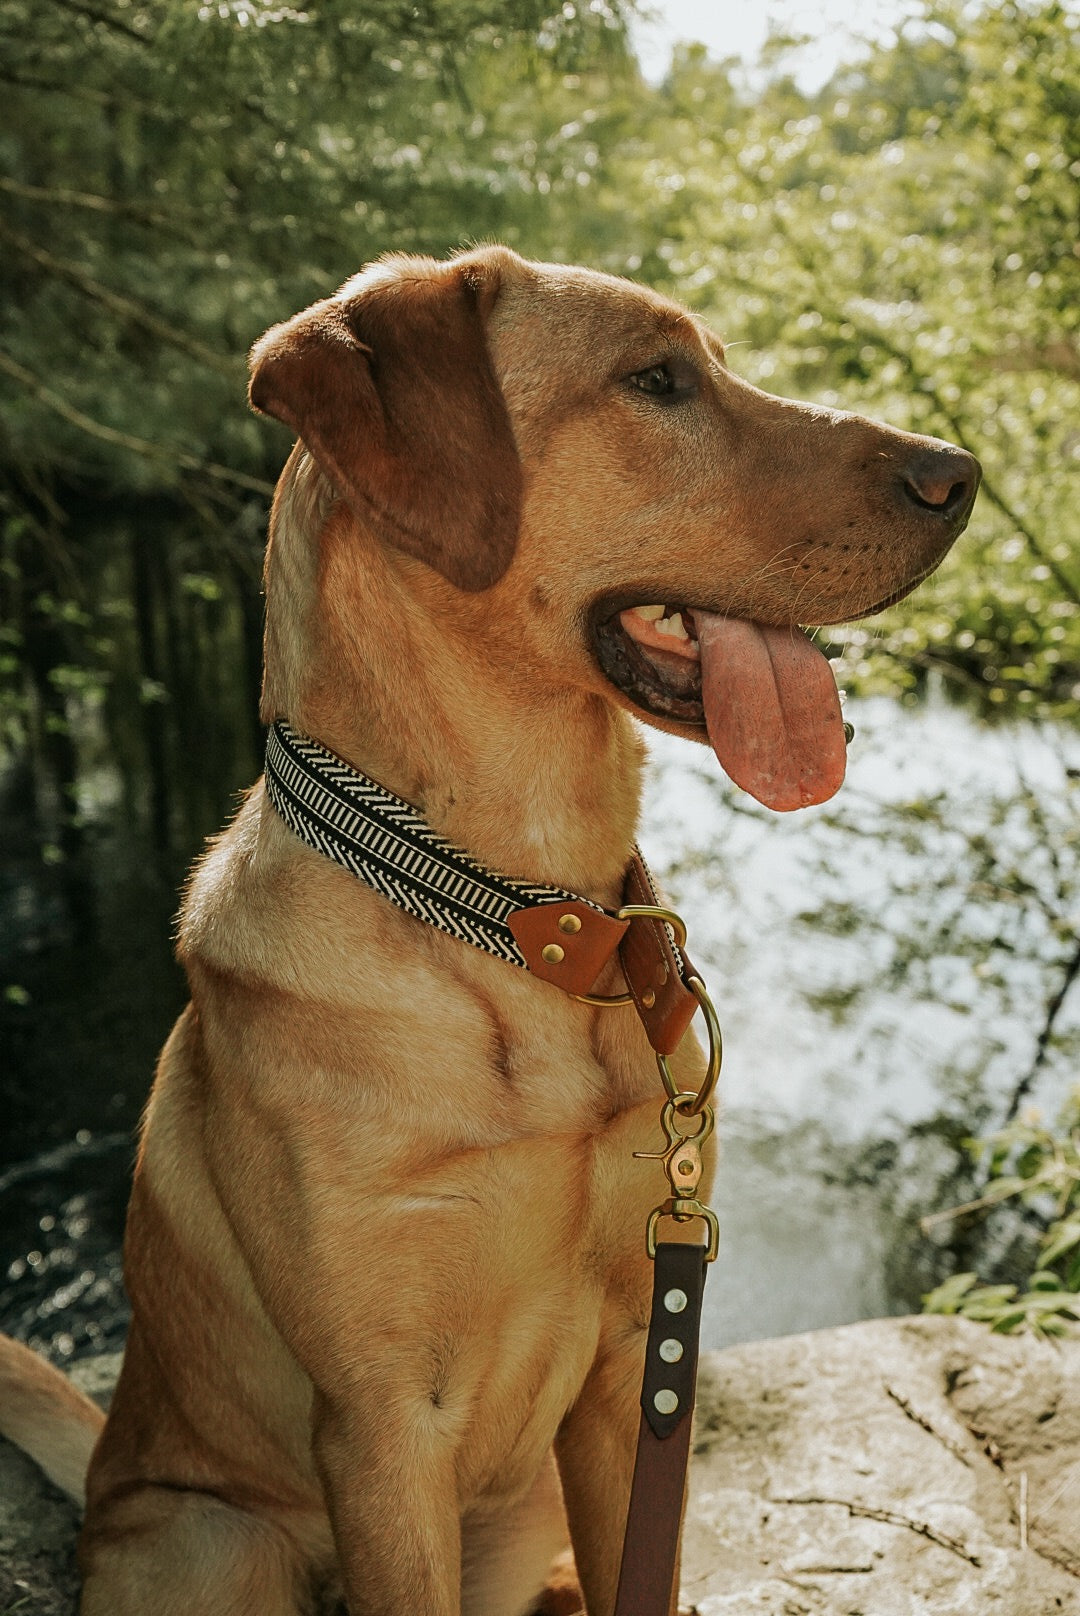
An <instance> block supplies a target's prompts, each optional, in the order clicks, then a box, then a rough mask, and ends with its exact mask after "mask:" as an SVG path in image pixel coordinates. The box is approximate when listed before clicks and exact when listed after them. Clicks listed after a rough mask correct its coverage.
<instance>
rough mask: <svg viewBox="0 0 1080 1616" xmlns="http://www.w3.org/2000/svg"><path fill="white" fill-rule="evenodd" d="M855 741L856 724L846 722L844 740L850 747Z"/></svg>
mask: <svg viewBox="0 0 1080 1616" xmlns="http://www.w3.org/2000/svg"><path fill="white" fill-rule="evenodd" d="M854 739H855V725H854V724H848V723H846V722H845V724H844V740H845V741H846V742H847V744H848V745H849V746H850V745H851V743H852V741H853V740H854Z"/></svg>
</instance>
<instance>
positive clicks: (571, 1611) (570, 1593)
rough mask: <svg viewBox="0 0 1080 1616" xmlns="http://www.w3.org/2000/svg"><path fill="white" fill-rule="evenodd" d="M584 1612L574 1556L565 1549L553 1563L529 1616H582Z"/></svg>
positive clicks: (583, 1597) (583, 1602) (583, 1599)
mask: <svg viewBox="0 0 1080 1616" xmlns="http://www.w3.org/2000/svg"><path fill="white" fill-rule="evenodd" d="M584 1610H585V1595H584V1594H583V1593H582V1591H581V1584H580V1583H579V1582H578V1577H577V1567H576V1566H575V1565H574V1556H573V1554H572V1552H571V1551H570V1550H569V1549H567V1550H566V1552H565V1554H560V1555H559V1558H558V1559H557V1560H555V1561H553V1563H552V1566H551V1570H550V1571H549V1572H548V1575H547V1582H546V1583H545V1584H544V1591H543V1593H542V1594H541V1595H540V1597H539V1599H538V1600H537V1601H536V1604H535V1605H534V1606H533V1607H532V1610H531V1611H530V1612H529V1616H582V1613H583V1612H584Z"/></svg>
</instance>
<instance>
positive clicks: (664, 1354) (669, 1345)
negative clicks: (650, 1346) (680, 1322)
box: [656, 1335, 683, 1363]
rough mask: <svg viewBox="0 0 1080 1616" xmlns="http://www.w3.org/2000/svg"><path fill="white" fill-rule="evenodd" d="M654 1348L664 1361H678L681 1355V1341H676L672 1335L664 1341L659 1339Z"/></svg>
mask: <svg viewBox="0 0 1080 1616" xmlns="http://www.w3.org/2000/svg"><path fill="white" fill-rule="evenodd" d="M656 1350H657V1352H659V1354H660V1356H661V1358H663V1360H664V1362H665V1363H678V1361H679V1359H680V1358H681V1357H682V1355H683V1344H682V1342H681V1341H676V1339H675V1337H674V1336H673V1335H670V1336H668V1338H667V1340H666V1341H661V1343H660V1345H659V1347H657V1349H656Z"/></svg>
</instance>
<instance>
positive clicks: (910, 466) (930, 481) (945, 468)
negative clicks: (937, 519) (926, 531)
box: [902, 443, 982, 516]
mask: <svg viewBox="0 0 1080 1616" xmlns="http://www.w3.org/2000/svg"><path fill="white" fill-rule="evenodd" d="M981 475H982V467H981V466H980V465H979V462H978V461H977V460H976V459H975V456H974V455H969V454H968V453H967V451H966V450H965V449H954V448H953V447H952V445H951V444H945V443H943V444H942V445H941V448H940V449H920V450H919V452H918V454H916V455H914V456H913V457H912V459H911V460H909V461H908V463H907V465H906V466H905V467H904V470H903V473H902V477H903V483H904V493H905V494H906V495H907V497H908V499H910V500H911V502H912V504H913V505H918V506H920V507H921V509H923V510H925V511H933V512H934V514H935V515H937V516H956V515H958V514H959V512H960V511H967V510H970V508H971V502H972V500H973V499H974V498H975V490H976V489H977V488H978V486H979V478H980V477H981Z"/></svg>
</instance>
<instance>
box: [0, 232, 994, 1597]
mask: <svg viewBox="0 0 1080 1616" xmlns="http://www.w3.org/2000/svg"><path fill="white" fill-rule="evenodd" d="M251 397H252V400H253V402H254V404H255V406H256V408H258V409H260V410H263V411H265V412H268V413H269V414H271V415H274V416H277V417H278V418H279V419H280V420H282V421H284V422H286V423H287V424H288V425H289V426H290V427H291V428H292V429H293V431H294V432H295V433H296V434H297V435H298V439H299V441H298V442H297V444H296V447H295V448H294V450H293V453H292V455H291V456H290V458H289V461H288V464H287V465H286V467H285V470H284V472H283V474H282V477H281V481H280V484H279V486H278V490H277V496H276V499H275V502H274V511H273V518H272V523H271V536H270V545H269V551H268V555H267V564H266V594H267V624H266V677H265V685H264V690H263V715H264V717H265V719H266V720H267V721H271V720H275V719H284V720H287V721H288V724H289V725H290V726H291V729H292V731H293V732H295V733H298V734H300V735H302V736H306V737H312V738H314V739H315V740H317V741H318V742H319V743H321V746H322V747H323V748H325V749H327V751H328V752H329V753H331V754H333V755H335V756H336V758H337V759H340V760H343V762H344V763H345V764H347V765H349V766H351V767H352V768H353V769H356V770H360V771H362V772H363V773H364V774H365V775H366V776H369V777H370V778H372V779H374V780H375V781H377V782H379V783H380V784H381V785H382V786H384V787H386V788H388V789H389V790H390V791H392V792H394V793H396V794H397V795H398V796H399V797H401V798H403V799H405V800H406V801H407V802H408V803H409V804H411V805H413V806H414V807H415V808H416V809H418V810H419V811H420V813H421V814H422V815H423V817H424V819H425V820H426V821H427V823H428V825H430V826H431V827H432V828H433V829H434V830H435V831H436V832H438V833H440V834H441V835H442V836H443V837H445V838H447V839H448V840H449V841H450V842H452V843H454V844H456V845H457V846H458V847H459V848H462V849H465V850H467V851H468V853H469V854H470V855H471V856H472V857H473V858H475V859H476V860H478V861H480V862H481V863H482V864H484V865H485V866H488V867H490V868H492V869H494V870H496V871H501V872H505V873H506V874H507V875H508V876H512V877H514V878H516V879H518V880H521V881H524V882H532V883H546V884H550V885H553V886H556V887H559V888H563V889H567V890H568V891H569V892H571V893H575V894H580V895H581V896H582V897H583V898H584V899H586V900H590V901H591V902H592V903H595V904H599V905H603V906H604V907H605V908H607V909H608V910H612V909H617V908H618V907H619V903H620V895H621V893H622V891H623V885H624V878H625V874H626V870H627V866H628V861H629V860H630V857H631V851H632V847H633V843H634V832H635V825H636V823H637V818H638V808H639V799H640V791H641V771H642V758H643V745H642V739H641V736H640V733H639V730H638V727H637V725H636V724H635V722H634V720H635V719H644V720H645V721H646V722H648V723H650V724H654V725H656V726H657V727H658V728H660V729H664V730H668V731H671V732H673V733H675V734H678V735H682V736H684V737H686V738H687V739H689V740H695V741H707V742H708V743H709V744H710V745H711V746H712V747H713V749H714V751H715V752H716V754H717V757H718V758H719V761H720V763H721V765H722V766H723V767H724V769H725V770H726V771H727V772H728V773H729V774H730V775H731V777H732V778H733V779H734V780H735V781H736V782H738V783H739V784H740V785H741V786H743V787H744V788H745V789H746V790H748V791H750V792H752V793H753V794H754V795H755V796H756V797H758V798H759V800H761V801H762V802H765V803H767V804H769V805H770V806H771V807H773V808H776V809H781V810H784V809H791V808H796V807H799V806H801V805H803V804H806V803H811V802H818V801H822V800H824V799H825V798H827V797H828V796H830V795H831V794H832V793H833V792H834V791H835V790H836V789H837V787H838V786H839V784H840V782H841V779H842V777H843V770H844V739H843V726H842V721H841V718H840V713H839V707H838V704H837V698H836V692H835V686H834V683H833V681H832V678H831V675H830V672H829V668H828V665H827V663H826V662H825V661H824V659H823V658H822V657H821V655H820V653H819V652H818V651H817V650H816V649H815V648H814V646H813V645H812V643H811V642H810V640H809V639H808V638H807V637H806V636H805V635H804V634H803V633H802V632H801V630H800V628H799V626H798V625H799V624H807V623H811V624H820V623H828V622H834V621H837V620H840V619H844V618H852V617H859V616H861V615H863V614H865V613H868V612H873V611H875V610H877V609H878V608H879V607H881V606H883V605H884V604H886V603H888V602H892V601H895V600H897V599H898V598H899V597H900V596H902V595H903V594H904V593H905V592H906V591H907V590H909V589H911V588H912V587H913V586H914V584H916V583H917V582H918V581H919V580H920V579H922V578H924V577H925V576H926V575H927V574H928V573H929V572H930V571H931V570H932V569H933V568H934V567H935V566H936V565H937V564H938V562H939V561H940V560H941V558H942V556H943V555H944V553H945V551H946V550H947V549H948V547H949V545H950V544H951V543H952V541H953V540H954V539H955V538H956V536H957V534H958V533H960V531H961V530H962V528H963V527H964V525H965V523H966V521H967V519H968V516H969V514H970V511H971V506H972V502H973V500H974V497H975V491H976V486H977V483H978V477H979V470H978V465H977V463H976V462H975V461H974V460H973V459H972V458H971V457H970V456H969V455H967V454H965V453H963V452H962V451H960V450H958V449H955V448H952V447H950V446H949V445H947V444H944V443H941V442H938V441H937V440H934V439H928V438H920V437H914V436H911V435H909V434H907V433H904V432H898V431H893V430H890V429H889V428H887V427H884V426H880V425H877V424H875V423H873V422H871V421H868V420H866V419H863V418H862V417H860V416H856V415H848V414H842V413H840V412H838V411H835V410H828V409H819V408H815V407H812V406H810V405H807V404H799V403H791V402H788V401H786V400H782V399H778V398H773V397H769V396H767V395H765V394H763V393H761V392H759V391H758V390H757V389H756V388H754V387H752V386H749V385H748V384H747V383H746V382H744V381H741V380H740V379H739V378H738V377H736V376H734V375H733V374H732V373H731V372H730V371H729V370H728V369H727V367H726V365H725V362H724V351H723V348H722V346H721V344H720V342H719V341H718V340H717V339H716V337H714V336H713V335H712V334H711V332H709V331H708V330H707V329H706V328H705V327H704V326H703V325H702V324H701V322H700V321H699V320H698V319H696V318H695V317H694V316H693V315H691V314H689V313H687V312H686V311H685V310H684V309H682V308H680V307H678V306H677V305H676V304H674V303H671V302H669V301H668V300H667V299H666V298H664V297H661V296H659V295H657V294H656V293H654V292H652V291H650V290H647V289H645V288H643V287H640V286H636V285H632V284H630V283H629V282H627V281H624V280H618V279H615V278H613V277H610V276H607V275H601V274H595V273H592V272H590V271H588V270H585V269H576V268H567V267H563V266H556V265H550V264H538V263H529V262H526V261H524V260H522V259H521V258H519V257H517V256H516V255H515V254H514V253H512V252H510V251H507V250H505V249H503V248H498V247H488V248H483V249H480V250H477V251H472V252H468V253H465V254H463V255H461V256H459V257H456V258H453V259H451V260H449V261H448V262H434V261H432V260H428V259H422V258H411V257H394V258H390V259H387V260H385V261H383V262H380V263H378V264H376V265H374V266H373V267H370V268H368V269H366V270H364V271H363V272H362V273H361V274H359V275H357V276H356V277H355V278H354V279H352V280H350V281H348V282H347V283H346V284H345V285H344V286H343V287H342V288H341V290H340V291H339V292H337V293H336V294H335V295H334V296H332V297H329V298H327V299H326V300H324V301H323V302H320V303H317V304H316V305H315V306H314V307H313V308H310V309H308V310H307V311H305V312H304V313H302V314H300V315H298V316H297V317H296V318H295V319H293V320H291V321H289V322H287V323H286V324H284V325H280V326H276V327H275V328H274V329H273V330H272V331H270V332H268V333H267V335H266V336H265V337H264V338H263V339H262V341H261V342H259V343H258V344H257V345H256V347H255V350H254V353H253V371H252V383H251ZM180 953H181V957H182V959H183V962H184V964H185V966H186V969H187V973H188V976H189V979H190V983H191V1003H190V1006H189V1008H188V1009H187V1010H186V1011H185V1013H184V1014H183V1015H182V1016H181V1018H180V1020H179V1022H178V1024H177V1026H176V1028H175V1030H174V1032H173V1034H172V1036H171V1037H170V1039H169V1041H168V1044H167V1045H166V1048H165V1051H164V1054H163V1056H162V1059H161V1064H160V1068H159V1071H158V1074H157V1079H156V1082H155V1085H154V1090H153V1095H152V1097H151V1100H150V1104H149V1107H148V1110H147V1115H146V1124H145V1129H144V1133H143V1139H142V1147H141V1151H140V1155H139V1162H138V1169H137V1173H136V1179H135V1187H134V1193H133V1196H132V1201H131V1211H130V1217H129V1222H128V1232H127V1241H126V1273H127V1283H128V1288H129V1292H130V1297H131V1304H132V1310H133V1319H132V1325H131V1334H130V1339H129V1342H128V1347H127V1353H126V1357H125V1360H124V1366H123V1372H122V1374H121V1378H120V1383H119V1386H118V1388H117V1392H116V1397H115V1401H114V1404H113V1408H112V1412H111V1414H110V1416H109V1419H108V1422H107V1424H106V1425H105V1427H104V1430H103V1431H102V1432H101V1435H100V1437H99V1438H98V1439H97V1441H96V1446H95V1447H94V1452H93V1458H92V1460H91V1461H90V1465H89V1477H88V1482H87V1513H86V1524H85V1529H84V1531H83V1535H82V1542H81V1561H82V1568H83V1574H84V1593H83V1603H82V1610H83V1613H84V1616H151V1613H152V1616H299V1613H301V1612H304V1613H310V1612H315V1611H322V1610H333V1609H340V1608H341V1606H342V1605H343V1606H344V1608H345V1609H347V1610H348V1611H349V1612H351V1613H352V1616H459V1613H466V1616H519V1613H521V1612H524V1611H526V1610H528V1609H530V1608H532V1607H533V1604H534V1602H535V1601H536V1600H537V1599H538V1597H539V1596H540V1595H541V1591H542V1589H543V1587H544V1584H545V1578H546V1575H547V1572H548V1567H549V1565H550V1564H551V1562H552V1559H553V1556H555V1555H556V1554H557V1553H558V1552H559V1551H560V1549H561V1548H562V1547H563V1545H564V1542H565V1534H566V1526H567V1523H568V1525H569V1537H570V1539H571V1541H572V1544H573V1551H574V1555H575V1558H576V1564H577V1573H578V1576H579V1578H580V1584H581V1589H582V1590H583V1597H584V1603H585V1606H586V1608H587V1610H588V1612H589V1613H590V1616H609V1613H610V1612H611V1610H612V1607H613V1601H614V1591H615V1583H616V1577H617V1573H618V1564H619V1554H620V1546H621V1539H622V1531H623V1523H624V1518H625V1515H626V1509H627V1496H628V1491H629V1484H630V1472H631V1466H632V1459H633V1451H634V1443H635V1437H636V1431H637V1421H638V1407H637V1401H638V1393H639V1386H640V1378H641V1371H642V1355H643V1339H644V1336H643V1332H644V1327H645V1323H646V1320H647V1314H648V1291H649V1284H650V1278H649V1263H648V1260H647V1258H646V1256H645V1251H644V1243H643V1228H644V1224H645V1221H646V1217H647V1215H648V1212H649V1210H650V1208H651V1207H653V1206H654V1205H655V1204H656V1202H657V1200H658V1199H659V1198H661V1195H662V1191H663V1183H662V1175H661V1174H660V1173H659V1170H658V1168H657V1165H656V1163H655V1162H653V1163H648V1162H642V1161H635V1160H634V1152H635V1151H650V1150H655V1148H656V1141H657V1138H658V1129H657V1119H658V1110H659V1104H660V1101H661V1100H662V1094H661V1092H660V1089H659V1085H658V1078H657V1073H656V1067H655V1063H654V1059H653V1055H652V1051H651V1050H650V1047H649V1042H648V1040H647V1038H646V1035H645V1032H644V1030H643V1026H642V1023H641V1021H640V1019H639V1017H638V1016H637V1015H635V1014H634V1012H633V1009H632V1008H631V1009H628V1010H616V1011H611V1010H606V1009H599V1008H594V1007H593V1006H591V1005H589V1004H587V1003H584V1002H582V1001H581V1000H580V999H578V998H575V997H573V996H572V995H571V994H570V993H567V992H564V991H562V989H561V988H560V987H559V986H558V985H555V984H554V983H553V982H548V981H543V980H538V979H537V978H536V976H535V975H534V974H533V973H531V972H530V971H528V970H522V969H515V968H513V967H512V966H511V965H509V964H507V963H506V962H505V961H504V960H502V959H499V958H493V957H492V956H491V955H490V954H489V953H487V952H486V951H485V950H483V949H480V948H474V947H469V946H467V944H466V943H464V942H462V941H461V940H459V939H458V938H457V937H454V936H448V935H446V934H444V933H443V932H442V931H440V930H439V929H437V928H436V927H435V926H432V925H425V924H423V923H422V921H420V920H418V919H416V918H414V917H413V916H412V915H411V914H408V913H406V912H404V911H403V910H402V909H400V908H398V907H396V906H395V905H394V904H393V903H390V902H388V901H387V900H386V898H385V897H384V896H382V895H380V893H378V892H376V891H373V890H372V889H371V888H370V887H368V886H367V885H365V884H363V882H361V881H358V880H356V879H355V878H354V877H353V875H351V874H350V873H349V872H348V871H347V870H345V869H343V868H341V867H340V865H339V864H337V863H335V862H333V861H332V860H331V859H329V858H326V857H324V856H323V855H322V854H321V853H320V852H319V851H318V850H316V849H315V848H314V847H311V846H308V845H307V844H306V843H305V842H304V841H303V840H301V839H300V837H299V836H298V835H296V834H294V832H293V830H291V829H290V828H289V827H288V826H287V824H286V823H285V821H284V820H283V818H282V817H281V815H280V814H279V813H278V812H277V811H276V809H275V807H274V805H273V804H272V802H271V801H270V800H269V798H268V796H267V793H266V790H265V788H264V785H263V783H262V782H260V783H259V784H257V785H256V786H255V787H254V788H253V790H252V791H251V793H250V794H249V796H248V797H247V800H246V801H245V803H244V805H243V807H242V808H241V809H240V812H239V813H238V815H237V817H236V819H235V820H234V821H233V823H232V825H231V826H230V827H229V829H228V830H227V831H225V833H224V834H223V835H222V836H221V837H220V838H219V839H218V840H217V841H216V842H214V843H213V844H212V845H211V846H210V848H209V850H208V851H207V853H206V854H205V856H204V857H203V859H202V860H201V862H200V863H199V865H198V866H197V868H196V870H195V872H194V874H193V876H192V878H191V882H190V885H189V887H188V890H187V893H186V896H185V900H184V905H183V917H182V926H181V934H180ZM623 987H624V984H623V982H622V979H621V977H620V974H619V968H618V965H617V963H615V962H613V963H611V964H609V965H607V966H606V967H605V968H604V969H603V970H601V972H600V974H599V977H598V980H597V981H596V982H595V983H594V984H592V990H593V992H594V993H596V994H616V993H618V992H620V991H621V990H622V989H623ZM673 1066H674V1069H675V1073H676V1076H677V1077H678V1080H679V1081H680V1082H681V1083H682V1084H683V1086H684V1087H685V1086H693V1085H694V1084H695V1082H696V1079H697V1077H698V1075H699V1073H700V1070H701V1055H700V1052H699V1050H698V1049H697V1046H696V1045H695V1043H694V1041H693V1039H692V1038H687V1039H685V1040H684V1041H683V1043H682V1045H681V1046H680V1049H679V1052H678V1055H677V1056H676V1057H675V1058H674V1060H673ZM7 1363H8V1370H9V1374H10V1375H11V1376H13V1377H14V1379H15V1382H16V1385H17V1387H18V1388H21V1389H20V1390H17V1391H16V1393H15V1395H14V1396H13V1398H12V1401H11V1407H12V1409H13V1410H14V1412H13V1413H10V1414H9V1418H8V1424H9V1428H13V1429H15V1431H16V1434H17V1435H18V1436H20V1437H21V1438H22V1439H23V1440H24V1441H25V1442H27V1443H28V1445H29V1446H30V1447H31V1448H33V1449H35V1450H36V1451H37V1452H38V1453H39V1454H40V1455H41V1456H42V1457H43V1458H44V1459H45V1460H46V1461H47V1462H49V1463H50V1464H51V1465H52V1466H53V1469H54V1472H55V1473H56V1474H57V1475H59V1476H60V1477H61V1479H62V1480H65V1481H66V1482H67V1484H68V1485H70V1486H77V1485H78V1479H79V1471H80V1470H81V1466H82V1464H83V1463H84V1462H85V1454H86V1452H87V1451H88V1449H89V1446H90V1444H91V1441H92V1439H93V1438H94V1437H96V1436H97V1423H98V1419H99V1417H96V1416H95V1415H94V1414H93V1413H92V1412H91V1411H90V1410H89V1408H88V1407H87V1406H85V1405H80V1404H79V1403H78V1402H77V1401H75V1400H74V1399H73V1397H72V1395H71V1394H70V1393H66V1392H64V1393H62V1392H61V1391H60V1390H59V1389H58V1388H59V1387H60V1385H61V1383H60V1382H59V1381H58V1379H55V1380H54V1379H53V1378H52V1371H47V1370H45V1369H38V1368H32V1369H29V1370H28V1368H27V1362H26V1359H25V1357H24V1355H23V1354H22V1353H19V1352H16V1351H14V1350H12V1351H10V1352H9V1354H8V1359H7ZM62 1397H66V1398H67V1402H66V1405H65V1406H62V1405H61V1401H60V1399H61V1398H62ZM80 1456H81V1457H80Z"/></svg>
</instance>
